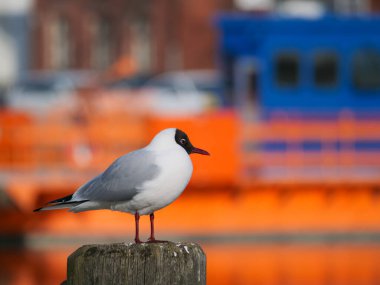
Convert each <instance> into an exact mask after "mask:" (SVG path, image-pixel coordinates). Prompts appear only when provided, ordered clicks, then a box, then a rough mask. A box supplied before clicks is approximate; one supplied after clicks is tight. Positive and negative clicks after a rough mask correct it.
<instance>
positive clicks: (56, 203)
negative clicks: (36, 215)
mask: <svg viewBox="0 0 380 285" xmlns="http://www.w3.org/2000/svg"><path fill="white" fill-rule="evenodd" d="M72 197H73V195H68V196H66V197H63V198H59V199H56V200H53V201H50V202H49V203H48V204H51V205H48V206H44V207H41V208H37V209H34V210H33V212H39V211H49V210H58V209H67V208H72V207H75V206H78V205H80V204H82V203H84V202H87V201H88V200H81V201H71V199H72Z"/></svg>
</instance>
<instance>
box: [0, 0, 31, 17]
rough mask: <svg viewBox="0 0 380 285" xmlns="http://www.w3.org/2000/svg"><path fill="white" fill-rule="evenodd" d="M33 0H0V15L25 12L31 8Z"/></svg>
mask: <svg viewBox="0 0 380 285" xmlns="http://www.w3.org/2000/svg"><path fill="white" fill-rule="evenodd" d="M33 3H34V1H33V0H0V15H18V14H25V13H27V12H28V11H30V10H31V8H32V5H33Z"/></svg>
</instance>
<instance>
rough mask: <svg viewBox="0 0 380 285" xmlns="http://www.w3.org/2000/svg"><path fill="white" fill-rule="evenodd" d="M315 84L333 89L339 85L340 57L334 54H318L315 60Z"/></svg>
mask: <svg viewBox="0 0 380 285" xmlns="http://www.w3.org/2000/svg"><path fill="white" fill-rule="evenodd" d="M313 67H314V68H313V72H314V84H315V86H316V87H321V88H331V87H335V86H336V85H337V83H338V57H337V55H336V54H335V53H334V52H318V53H317V54H315V56H314V58H313Z"/></svg>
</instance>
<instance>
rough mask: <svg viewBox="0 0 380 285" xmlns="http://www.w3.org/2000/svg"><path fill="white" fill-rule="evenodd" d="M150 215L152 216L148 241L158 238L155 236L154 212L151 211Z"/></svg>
mask: <svg viewBox="0 0 380 285" xmlns="http://www.w3.org/2000/svg"><path fill="white" fill-rule="evenodd" d="M149 217H150V238H149V239H148V241H149V242H155V241H156V239H155V238H154V213H151V214H150V215H149Z"/></svg>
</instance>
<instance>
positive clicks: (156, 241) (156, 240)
mask: <svg viewBox="0 0 380 285" xmlns="http://www.w3.org/2000/svg"><path fill="white" fill-rule="evenodd" d="M159 242H168V241H167V240H158V239H155V238H151V237H150V238H148V241H147V243H159Z"/></svg>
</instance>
